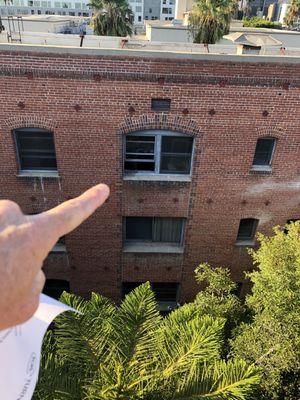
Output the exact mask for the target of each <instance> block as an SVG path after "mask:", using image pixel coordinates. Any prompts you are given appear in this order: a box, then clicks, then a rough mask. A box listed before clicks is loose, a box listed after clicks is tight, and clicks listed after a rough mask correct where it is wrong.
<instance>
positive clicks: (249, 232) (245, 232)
mask: <svg viewBox="0 0 300 400" xmlns="http://www.w3.org/2000/svg"><path fill="white" fill-rule="evenodd" d="M257 225H258V220H257V219H254V218H244V219H241V221H240V225H239V230H238V234H237V240H253V239H254V236H255V231H256V228H257Z"/></svg>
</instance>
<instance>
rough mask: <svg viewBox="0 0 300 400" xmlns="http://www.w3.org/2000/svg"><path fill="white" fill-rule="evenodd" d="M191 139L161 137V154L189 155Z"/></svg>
mask: <svg viewBox="0 0 300 400" xmlns="http://www.w3.org/2000/svg"><path fill="white" fill-rule="evenodd" d="M192 149H193V138H191V137H180V136H175V137H174V136H163V137H162V140H161V151H162V153H179V154H182V153H183V154H191V153H192Z"/></svg>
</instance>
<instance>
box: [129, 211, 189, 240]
mask: <svg viewBox="0 0 300 400" xmlns="http://www.w3.org/2000/svg"><path fill="white" fill-rule="evenodd" d="M183 229H184V219H183V218H160V217H126V218H125V242H155V243H174V244H177V245H181V244H182V242H183Z"/></svg>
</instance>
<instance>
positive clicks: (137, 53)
mask: <svg viewBox="0 0 300 400" xmlns="http://www.w3.org/2000/svg"><path fill="white" fill-rule="evenodd" d="M1 51H9V52H24V53H29V52H35V53H45V54H47V53H50V54H61V55H65V54H70V55H81V56H82V55H87V56H100V57H101V56H106V57H122V56H124V57H140V58H160V59H177V60H195V61H196V60H197V61H223V62H235V63H241V62H247V63H256V62H257V63H276V64H300V56H282V55H248V54H243V55H236V54H201V53H193V52H190V51H187V52H185V51H174V50H152V49H125V48H124V49H110V48H106V49H102V48H100V49H99V48H92V47H68V46H47V45H28V44H12V43H1V44H0V52H1Z"/></svg>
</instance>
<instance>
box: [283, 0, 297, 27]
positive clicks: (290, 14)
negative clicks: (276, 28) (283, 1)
mask: <svg viewBox="0 0 300 400" xmlns="http://www.w3.org/2000/svg"><path fill="white" fill-rule="evenodd" d="M299 16H300V0H292V1H291V3H290V5H289V8H288V11H287V14H286V16H285V18H284V22H285V24H286V25H287V26H293V24H294V22H295V20H296V18H297V17H299Z"/></svg>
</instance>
